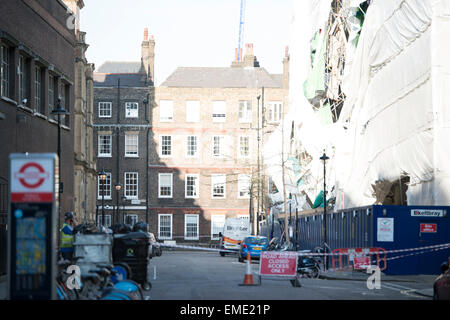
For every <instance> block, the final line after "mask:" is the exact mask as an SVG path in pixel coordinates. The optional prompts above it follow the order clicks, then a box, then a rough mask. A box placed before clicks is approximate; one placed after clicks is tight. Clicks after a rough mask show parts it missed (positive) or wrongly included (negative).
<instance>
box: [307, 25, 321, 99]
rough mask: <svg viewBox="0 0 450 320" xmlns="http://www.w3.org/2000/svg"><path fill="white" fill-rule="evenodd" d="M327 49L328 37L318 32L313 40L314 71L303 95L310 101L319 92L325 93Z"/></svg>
mask: <svg viewBox="0 0 450 320" xmlns="http://www.w3.org/2000/svg"><path fill="white" fill-rule="evenodd" d="M325 49H326V37H325V36H321V34H320V32H316V34H315V36H314V38H313V40H311V63H312V70H311V73H310V74H309V76H308V78H307V79H306V81H305V83H304V84H303V93H304V95H305V97H306V98H307V99H308V100H311V99H313V98H314V97H315V96H316V95H317V94H316V92H317V91H322V92H323V91H325Z"/></svg>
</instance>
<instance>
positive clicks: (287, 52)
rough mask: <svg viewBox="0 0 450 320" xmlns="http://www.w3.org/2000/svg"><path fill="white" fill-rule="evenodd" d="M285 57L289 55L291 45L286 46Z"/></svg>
mask: <svg viewBox="0 0 450 320" xmlns="http://www.w3.org/2000/svg"><path fill="white" fill-rule="evenodd" d="M285 57H286V58H287V57H289V46H286V51H285Z"/></svg>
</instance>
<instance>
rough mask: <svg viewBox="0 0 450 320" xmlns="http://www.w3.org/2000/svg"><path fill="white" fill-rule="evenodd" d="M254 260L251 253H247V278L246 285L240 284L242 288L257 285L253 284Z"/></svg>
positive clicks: (245, 278)
mask: <svg viewBox="0 0 450 320" xmlns="http://www.w3.org/2000/svg"><path fill="white" fill-rule="evenodd" d="M251 259H252V258H251V257H250V252H248V253H247V262H246V266H245V276H244V283H241V284H239V285H240V286H255V283H254V282H253V274H252V267H251V263H252V260H251Z"/></svg>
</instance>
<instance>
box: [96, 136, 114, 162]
mask: <svg viewBox="0 0 450 320" xmlns="http://www.w3.org/2000/svg"><path fill="white" fill-rule="evenodd" d="M98 156H99V157H111V156H112V136H111V135H110V134H100V135H99V136H98Z"/></svg>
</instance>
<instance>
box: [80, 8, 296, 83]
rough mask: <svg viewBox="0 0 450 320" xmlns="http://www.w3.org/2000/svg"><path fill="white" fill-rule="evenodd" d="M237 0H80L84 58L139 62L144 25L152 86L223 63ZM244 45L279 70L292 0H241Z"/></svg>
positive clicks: (232, 43) (229, 53)
mask: <svg viewBox="0 0 450 320" xmlns="http://www.w3.org/2000/svg"><path fill="white" fill-rule="evenodd" d="M240 3H241V0H84V4H85V7H84V8H83V9H82V10H81V12H80V25H81V31H84V32H86V42H87V43H88V44H89V48H88V50H87V52H86V57H87V59H88V61H89V62H91V63H94V64H95V66H96V68H97V69H98V68H99V67H100V65H101V64H102V63H103V62H105V61H140V59H141V43H142V40H143V37H144V28H145V27H147V28H148V30H149V35H153V36H154V38H155V84H156V85H160V84H161V83H162V82H163V81H164V80H165V79H166V78H167V77H168V76H169V75H170V74H171V73H172V72H174V71H175V69H176V68H177V67H229V66H230V65H231V62H232V61H233V60H234V55H235V51H234V49H235V48H237V47H238V40H239V20H240ZM245 3H246V6H245V23H244V47H245V43H253V50H254V54H255V56H256V57H257V59H258V61H259V63H260V66H261V67H264V68H265V69H267V71H269V72H270V73H282V72H283V65H282V60H283V57H284V54H285V47H286V46H288V45H289V41H290V27H291V24H290V23H291V18H292V0H246V1H245Z"/></svg>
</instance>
